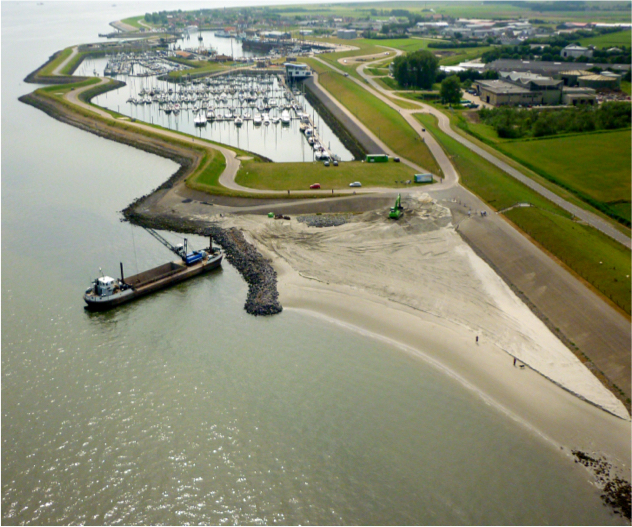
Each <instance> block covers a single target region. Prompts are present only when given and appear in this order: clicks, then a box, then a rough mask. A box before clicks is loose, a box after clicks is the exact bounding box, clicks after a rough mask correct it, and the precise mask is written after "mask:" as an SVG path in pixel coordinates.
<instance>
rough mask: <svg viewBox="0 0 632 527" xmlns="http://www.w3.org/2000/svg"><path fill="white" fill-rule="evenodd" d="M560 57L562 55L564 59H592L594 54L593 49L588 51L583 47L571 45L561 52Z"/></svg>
mask: <svg viewBox="0 0 632 527" xmlns="http://www.w3.org/2000/svg"><path fill="white" fill-rule="evenodd" d="M560 55H562V57H565V58H566V57H573V58H575V59H576V58H579V57H592V56H593V52H592V49H588V48H585V47H583V46H574V45H572V44H571V45H569V46H566V47H565V48H564V49H563V50H562V51H561V52H560Z"/></svg>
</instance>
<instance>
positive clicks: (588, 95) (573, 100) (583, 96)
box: [562, 86, 597, 106]
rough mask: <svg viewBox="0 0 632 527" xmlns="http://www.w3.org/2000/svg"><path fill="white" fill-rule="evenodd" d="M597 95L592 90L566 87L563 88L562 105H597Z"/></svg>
mask: <svg viewBox="0 0 632 527" xmlns="http://www.w3.org/2000/svg"><path fill="white" fill-rule="evenodd" d="M596 103H597V95H596V92H595V90H593V89H592V88H579V87H577V86H564V87H563V88H562V104H564V105H566V106H582V105H591V106H592V105H595V104H596Z"/></svg>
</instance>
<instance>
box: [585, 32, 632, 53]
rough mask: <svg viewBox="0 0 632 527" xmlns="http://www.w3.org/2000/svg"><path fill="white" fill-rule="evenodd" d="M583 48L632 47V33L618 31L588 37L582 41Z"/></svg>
mask: <svg viewBox="0 0 632 527" xmlns="http://www.w3.org/2000/svg"><path fill="white" fill-rule="evenodd" d="M580 43H581V45H582V46H596V47H598V48H606V49H607V48H613V47H616V46H627V47H628V48H629V47H630V45H632V31H630V30H627V31H618V32H616V33H607V34H605V35H598V36H596V37H587V38H583V39H581V40H580Z"/></svg>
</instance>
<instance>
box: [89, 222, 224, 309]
mask: <svg viewBox="0 0 632 527" xmlns="http://www.w3.org/2000/svg"><path fill="white" fill-rule="evenodd" d="M146 230H147V231H148V232H149V233H150V234H152V236H154V237H156V238H157V239H158V240H160V241H161V243H163V244H164V245H166V246H167V247H168V248H169V249H170V250H172V251H173V252H174V253H176V254H178V255H179V256H180V260H176V261H173V262H169V263H166V264H163V265H160V266H158V267H154V268H153V269H149V270H147V271H143V272H142V273H139V274H135V275H132V276H128V277H127V278H125V276H124V274H123V264H121V278H112V277H110V276H101V277H100V278H97V279H96V280H94V281H93V282H92V284H91V286H90V287H89V288H88V289H86V292H85V293H84V295H83V299H84V300H85V302H86V304H87V306H86V308H87V309H89V310H93V311H103V310H106V309H111V308H113V307H116V306H119V305H121V304H124V303H126V302H130V301H132V300H135V299H137V298H140V297H142V296H145V295H148V294H150V293H153V292H155V291H159V290H161V289H165V288H166V287H170V286H172V285H175V284H178V283H180V282H183V281H184V280H188V279H189V278H193V277H194V276H198V275H200V274H203V273H206V272H208V271H210V270H212V269H216V268H217V267H219V266H220V265H221V263H222V258H223V257H224V255H223V253H222V251H221V250H220V249H218V248H214V247H213V244H212V242H211V245H210V246H209V247H208V249H205V250H202V251H194V252H191V253H189V252H187V240H186V239H185V240H184V245H178V246H173V245H171V244H170V243H169V242H167V241H166V240H165V239H164V238H162V236H160V235H159V234H158V233H156V232H155V231H152V230H151V229H146Z"/></svg>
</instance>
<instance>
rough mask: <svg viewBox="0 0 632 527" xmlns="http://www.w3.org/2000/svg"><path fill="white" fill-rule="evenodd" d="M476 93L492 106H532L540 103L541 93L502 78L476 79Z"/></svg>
mask: <svg viewBox="0 0 632 527" xmlns="http://www.w3.org/2000/svg"><path fill="white" fill-rule="evenodd" d="M476 89H477V92H478V95H479V96H480V98H481V100H482V101H483V102H486V103H488V104H492V105H493V106H517V105H523V106H533V105H539V104H542V93H541V92H532V91H531V90H529V89H528V88H522V87H520V86H517V85H515V84H512V83H511V82H507V81H503V80H487V81H483V80H481V81H476Z"/></svg>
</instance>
